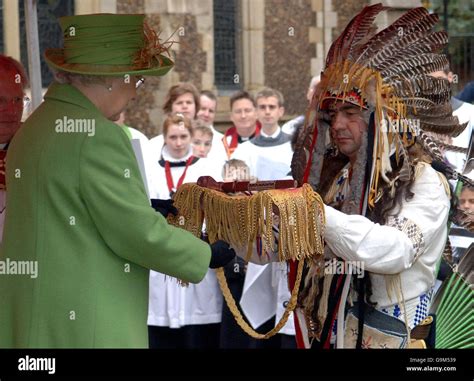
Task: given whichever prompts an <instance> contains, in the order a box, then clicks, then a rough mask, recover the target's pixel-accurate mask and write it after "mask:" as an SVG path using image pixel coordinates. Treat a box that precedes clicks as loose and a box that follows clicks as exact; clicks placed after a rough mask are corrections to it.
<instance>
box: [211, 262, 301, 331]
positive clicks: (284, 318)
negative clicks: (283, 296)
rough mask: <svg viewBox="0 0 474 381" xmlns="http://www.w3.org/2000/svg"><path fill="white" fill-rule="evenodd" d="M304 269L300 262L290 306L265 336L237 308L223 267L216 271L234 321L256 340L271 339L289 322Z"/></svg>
mask: <svg viewBox="0 0 474 381" xmlns="http://www.w3.org/2000/svg"><path fill="white" fill-rule="evenodd" d="M303 267H304V261H299V263H298V270H297V273H296V282H295V286H294V287H293V291H292V292H291V297H290V301H289V302H288V305H287V306H286V308H285V312H284V313H283V315H282V317H281V319H280V321H279V322H278V324H277V325H276V326H275V327H274V328H273V329H272V330H270V331H268V332H267V333H265V334H262V333H258V332H257V331H255V330H254V329H253V328H252V327H251V326H250V325H249V324H248V323H247V322H246V321H245V320H244V318H243V316H242V314H241V313H240V310H239V308H238V307H237V304H236V303H235V299H234V297H233V296H232V294H231V292H230V290H229V286H228V285H227V280H226V278H225V275H224V269H223V268H222V267H221V268H219V269H216V270H215V271H216V275H217V280H218V282H219V286H220V288H221V290H222V294H223V295H224V299H225V301H226V303H227V306H228V307H229V309H230V312H232V315H233V316H234V319H235V321H236V322H237V324H238V325H239V326H240V328H242V329H243V330H244V332H245V333H246V334H247V335H249V336H251V337H253V338H254V339H269V338H270V337H272V336H274V335H276V334H277V333H278V332H280V330H281V329H282V328H283V326H284V325H285V324H286V322H287V321H288V317H289V316H290V313H291V312H293V310H294V309H295V307H296V302H297V300H298V290H299V289H300V284H301V278H302V274H303Z"/></svg>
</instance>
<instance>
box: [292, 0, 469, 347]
mask: <svg viewBox="0 0 474 381" xmlns="http://www.w3.org/2000/svg"><path fill="white" fill-rule="evenodd" d="M385 9H386V8H385V7H383V6H382V5H381V4H376V5H372V6H368V7H365V8H364V9H363V10H362V11H361V12H360V13H359V14H358V15H357V16H355V17H354V19H353V20H352V21H351V22H350V23H349V25H348V26H347V27H346V29H345V30H344V32H343V33H342V34H341V36H340V37H339V38H338V39H337V40H336V41H335V42H334V43H333V45H332V46H331V49H330V50H329V53H328V56H327V60H326V66H325V69H324V71H323V73H322V77H321V84H320V86H321V95H320V96H319V97H318V98H316V97H315V98H313V102H312V107H311V110H310V113H309V114H308V115H307V121H306V125H305V128H304V129H303V130H302V131H301V132H300V134H299V137H298V141H297V144H296V147H295V155H294V157H293V163H292V170H293V174H294V177H295V178H296V179H297V180H298V181H299V182H300V183H302V182H309V183H310V184H311V185H312V186H313V188H314V189H315V190H316V191H317V192H318V193H320V194H321V196H322V197H323V199H324V202H325V204H326V206H325V213H326V224H325V240H326V243H327V248H326V262H325V264H324V266H323V265H322V264H321V263H315V264H314V265H313V266H310V268H309V271H308V274H307V276H306V280H305V287H304V289H303V292H302V293H301V295H300V307H301V308H299V309H298V311H297V316H298V324H299V326H300V327H301V328H302V330H300V332H299V335H298V338H299V343H300V344H302V343H303V342H304V344H306V346H309V345H311V343H310V340H308V339H316V340H313V347H314V346H319V347H323V348H328V347H330V346H331V343H336V346H337V347H347V348H355V347H358V348H361V347H365V348H377V347H379V348H383V347H385V348H388V347H391V348H404V347H407V346H408V345H409V344H410V339H411V340H412V341H414V339H424V338H425V336H426V335H421V334H419V329H416V328H415V327H417V326H419V325H420V324H424V323H427V322H429V320H426V321H425V319H426V318H427V316H428V310H429V306H430V303H431V298H432V294H433V286H434V282H435V278H436V274H435V273H436V265H437V263H438V262H439V260H440V258H441V256H442V253H443V250H444V248H445V244H446V239H447V233H448V231H447V222H448V216H449V212H450V208H451V205H450V199H451V198H452V195H451V191H450V187H449V184H448V182H447V178H450V177H453V176H456V173H455V172H454V171H453V170H452V169H451V168H449V167H447V166H446V165H445V164H443V163H442V159H443V158H442V154H441V152H440V150H439V148H438V144H437V141H436V140H435V138H434V137H433V136H439V135H448V136H457V135H458V134H459V133H461V132H462V130H463V128H464V127H465V125H460V124H459V122H458V120H457V118H456V117H453V116H452V108H451V105H450V103H449V100H450V84H449V82H448V81H447V80H444V79H438V78H434V77H432V76H430V75H429V73H432V72H434V71H437V70H443V69H444V68H446V67H448V66H449V63H448V61H447V59H446V57H445V56H444V55H443V54H439V53H438V52H439V51H440V50H441V49H442V47H443V46H444V45H446V43H447V41H448V36H447V34H446V32H444V31H441V32H434V31H433V27H434V25H435V24H436V23H437V21H438V17H437V15H434V14H429V13H428V11H427V10H426V9H425V8H416V9H412V10H410V11H409V12H407V13H406V14H404V15H403V16H402V17H400V18H399V19H398V20H397V21H395V22H394V23H393V24H392V25H390V26H389V27H388V28H386V29H384V30H382V31H380V32H379V33H377V34H373V33H372V30H373V28H372V27H373V21H374V19H375V17H376V16H377V15H378V14H379V13H380V12H381V11H383V10H385ZM311 112H312V114H311ZM463 180H464V181H467V182H469V180H468V179H463ZM351 273H352V274H357V275H351ZM335 338H336V339H335Z"/></svg>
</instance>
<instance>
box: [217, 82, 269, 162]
mask: <svg viewBox="0 0 474 381" xmlns="http://www.w3.org/2000/svg"><path fill="white" fill-rule="evenodd" d="M230 110H231V111H230V120H231V121H232V123H233V124H234V125H233V126H232V127H230V128H229V129H228V130H227V131H226V133H225V134H224V138H223V139H222V144H223V145H224V149H225V152H226V156H227V159H230V158H231V157H232V155H233V153H234V151H235V150H236V149H237V147H238V145H239V144H241V143H244V142H246V141H248V140H250V139H252V138H254V137H255V136H258V135H259V134H260V128H261V125H260V123H259V122H258V120H257V103H255V99H254V98H253V97H252V96H251V95H250V94H249V93H248V92H246V91H239V92H237V93H235V94H234V95H232V97H231V98H230Z"/></svg>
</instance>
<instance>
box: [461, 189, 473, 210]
mask: <svg viewBox="0 0 474 381" xmlns="http://www.w3.org/2000/svg"><path fill="white" fill-rule="evenodd" d="M459 209H462V210H464V211H465V212H467V213H469V214H472V215H473V216H474V188H470V187H467V186H466V187H463V189H462V191H461V194H460V195H459Z"/></svg>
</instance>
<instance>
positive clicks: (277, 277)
mask: <svg viewBox="0 0 474 381" xmlns="http://www.w3.org/2000/svg"><path fill="white" fill-rule="evenodd" d="M256 103H257V117H258V120H259V122H260V124H261V126H262V128H261V130H260V135H259V136H257V137H255V138H253V139H251V140H250V141H248V142H245V143H243V144H241V145H239V146H238V147H237V149H236V150H235V152H234V154H233V156H232V158H233V159H239V160H243V161H245V163H247V165H248V166H249V168H250V173H251V175H252V176H254V177H256V178H257V179H258V180H259V181H265V180H280V179H284V178H287V177H288V176H289V172H290V164H291V159H292V156H293V151H292V148H291V136H290V135H288V134H285V133H284V132H282V131H281V128H280V126H279V125H278V122H279V120H280V118H281V117H282V116H283V114H284V113H285V109H284V106H283V105H284V99H283V95H282V94H281V93H280V92H279V91H278V90H274V89H270V88H265V89H263V90H261V91H260V92H259V93H258V94H257V95H256ZM263 290H265V291H264V292H265V293H266V294H268V297H269V298H272V299H273V300H275V301H276V303H275V305H274V307H271V308H267V309H265V308H262V305H261V303H258V300H259V299H258V298H259V295H261V293H262V291H263ZM289 299H290V292H289V290H288V280H287V265H286V264H285V263H283V264H282V263H272V264H269V265H265V266H260V265H255V264H252V263H249V265H248V268H247V274H246V278H245V284H244V291H243V294H242V298H241V303H240V305H241V307H242V309H243V311H244V312H245V314H246V316H247V318H248V319H249V321H250V323H251V324H252V325H254V327H255V328H256V327H258V326H264V327H265V328H264V329H265V330H267V329H268V328H269V329H271V328H273V326H274V324H275V319H276V321H277V322H278V320H279V319H280V318H281V316H282V315H283V312H284V310H285V307H286V305H287V303H288V300H289ZM294 334H295V330H294V323H293V316H292V315H290V318H289V319H288V322H287V323H286V325H285V326H284V327H283V329H282V330H281V331H280V334H278V335H276V337H277V339H276V340H274V341H273V343H272V344H273V345H274V346H276V347H280V348H293V347H295V346H296V344H295V339H294ZM268 344H269V343H263V341H262V342H258V343H257V346H260V345H261V346H264V347H268V346H269V345H268Z"/></svg>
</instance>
